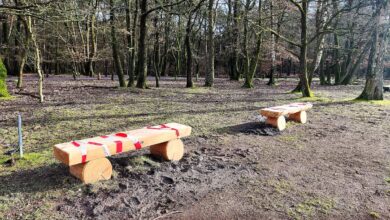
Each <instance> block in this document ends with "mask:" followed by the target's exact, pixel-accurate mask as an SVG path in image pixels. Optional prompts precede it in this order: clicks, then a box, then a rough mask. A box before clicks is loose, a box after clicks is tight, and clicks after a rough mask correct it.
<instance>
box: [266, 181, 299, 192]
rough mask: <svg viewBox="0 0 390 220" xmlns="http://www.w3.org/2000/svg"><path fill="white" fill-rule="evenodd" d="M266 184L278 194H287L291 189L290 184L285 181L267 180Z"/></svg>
mask: <svg viewBox="0 0 390 220" xmlns="http://www.w3.org/2000/svg"><path fill="white" fill-rule="evenodd" d="M268 184H269V185H271V186H272V187H274V189H275V191H276V192H277V193H280V194H284V193H287V192H288V191H290V190H292V189H293V187H292V185H291V183H290V182H289V181H287V180H269V181H268Z"/></svg>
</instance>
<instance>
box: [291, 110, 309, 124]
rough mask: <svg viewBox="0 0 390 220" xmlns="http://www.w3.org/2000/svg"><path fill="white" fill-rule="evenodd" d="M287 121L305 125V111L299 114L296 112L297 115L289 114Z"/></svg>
mask: <svg viewBox="0 0 390 220" xmlns="http://www.w3.org/2000/svg"><path fill="white" fill-rule="evenodd" d="M288 119H289V120H292V121H296V122H299V123H302V124H305V123H306V121H307V114H306V111H301V112H297V113H294V114H290V115H289V116H288Z"/></svg>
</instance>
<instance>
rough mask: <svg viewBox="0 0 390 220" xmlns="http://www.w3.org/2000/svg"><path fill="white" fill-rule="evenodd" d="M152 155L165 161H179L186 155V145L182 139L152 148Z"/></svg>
mask: <svg viewBox="0 0 390 220" xmlns="http://www.w3.org/2000/svg"><path fill="white" fill-rule="evenodd" d="M150 153H151V154H153V155H155V156H158V157H162V158H164V159H165V160H169V161H172V160H173V161H177V160H180V159H181V158H182V157H183V155H184V144H183V141H182V140H180V139H175V140H171V141H167V142H165V143H161V144H156V145H153V146H150Z"/></svg>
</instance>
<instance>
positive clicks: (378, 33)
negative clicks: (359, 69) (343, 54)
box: [358, 0, 390, 100]
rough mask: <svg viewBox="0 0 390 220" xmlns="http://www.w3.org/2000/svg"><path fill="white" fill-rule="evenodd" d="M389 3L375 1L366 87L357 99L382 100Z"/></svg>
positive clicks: (383, 0) (385, 0)
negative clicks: (375, 8) (375, 7)
mask: <svg viewBox="0 0 390 220" xmlns="http://www.w3.org/2000/svg"><path fill="white" fill-rule="evenodd" d="M389 5H390V1H387V0H382V1H377V3H376V6H377V10H376V12H375V14H374V15H373V16H374V17H375V23H374V28H373V31H372V35H371V51H370V55H369V58H368V66H367V75H366V85H365V87H364V90H363V92H362V94H361V95H360V96H359V97H358V99H364V100H383V65H384V54H385V52H386V49H387V44H388V43H387V38H388V35H389V27H388V24H387V23H386V22H388V21H386V18H387V16H388V15H389Z"/></svg>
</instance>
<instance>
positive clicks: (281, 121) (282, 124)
mask: <svg viewBox="0 0 390 220" xmlns="http://www.w3.org/2000/svg"><path fill="white" fill-rule="evenodd" d="M267 124H270V125H272V126H274V127H276V128H278V129H279V131H283V130H284V129H286V119H285V118H284V116H279V117H277V118H272V117H268V118H267Z"/></svg>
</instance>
